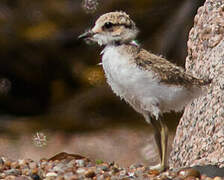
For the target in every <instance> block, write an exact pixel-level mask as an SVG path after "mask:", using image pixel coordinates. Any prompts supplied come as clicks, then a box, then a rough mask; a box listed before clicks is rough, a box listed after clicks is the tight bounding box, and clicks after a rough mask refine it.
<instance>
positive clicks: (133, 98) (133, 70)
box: [103, 62, 156, 113]
mask: <svg viewBox="0 0 224 180" xmlns="http://www.w3.org/2000/svg"><path fill="white" fill-rule="evenodd" d="M111 63H113V64H111ZM103 67H104V71H105V75H106V78H107V83H108V84H109V85H110V86H111V88H112V90H113V92H114V93H115V94H116V95H118V96H120V97H121V98H122V99H124V100H125V101H127V102H128V103H129V104H130V105H131V106H132V107H133V108H134V109H135V110H136V111H137V112H140V113H143V109H142V100H143V99H144V97H146V96H149V95H150V97H152V96H151V94H153V92H156V89H155V88H156V86H151V85H152V84H155V82H156V81H155V79H154V77H153V75H151V76H150V72H144V71H142V70H140V69H139V68H138V67H136V66H135V65H133V64H125V63H124V64H122V63H120V62H119V63H115V62H110V63H108V62H107V63H105V62H104V63H103ZM150 92H151V93H150ZM154 98H156V97H154Z"/></svg>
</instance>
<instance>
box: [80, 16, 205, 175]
mask: <svg viewBox="0 0 224 180" xmlns="http://www.w3.org/2000/svg"><path fill="white" fill-rule="evenodd" d="M137 34H138V29H137V27H136V25H135V23H134V22H133V21H132V20H131V19H130V17H129V15H127V14H126V13H125V12H110V13H106V14H104V15H102V16H100V17H99V18H98V19H97V21H96V22H95V26H94V27H93V28H92V29H91V30H89V31H87V32H85V33H84V34H82V35H80V36H79V38H81V39H86V40H89V41H94V42H97V43H98V44H99V45H104V46H105V48H104V50H103V51H102V66H103V69H104V72H105V75H106V78H107V82H108V84H109V85H110V86H111V88H112V90H113V92H114V93H115V94H116V95H118V96H120V97H121V99H124V100H125V101H126V102H128V103H129V104H130V105H131V106H132V107H133V108H134V109H135V110H136V111H137V112H139V113H141V114H142V115H143V116H144V117H145V120H146V121H147V122H148V123H151V124H152V125H153V127H154V129H155V140H156V143H157V146H158V149H159V154H160V158H161V164H159V165H157V166H155V168H156V169H158V170H160V171H163V170H164V169H165V168H166V167H167V163H166V161H167V160H166V158H167V157H166V156H167V155H166V154H167V152H166V151H167V138H168V137H167V136H168V130H167V126H166V125H165V123H164V120H163V118H162V114H163V113H165V112H170V111H176V112H177V111H181V110H182V109H183V108H184V107H185V106H186V105H187V104H188V103H189V102H191V101H192V100H193V99H194V98H196V97H198V96H200V95H201V94H202V93H203V91H204V90H203V89H204V88H203V86H205V85H206V84H208V83H209V81H206V80H201V79H197V78H195V77H193V76H192V75H189V74H187V73H186V72H185V70H184V69H183V68H181V67H178V66H176V65H174V64H172V63H171V62H169V61H167V60H166V59H164V58H162V57H160V56H157V55H154V54H152V53H150V52H148V51H146V50H145V49H142V48H141V47H139V45H137V44H136V43H134V41H133V40H134V39H135V38H136V36H137Z"/></svg>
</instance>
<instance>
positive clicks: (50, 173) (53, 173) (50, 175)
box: [46, 172, 58, 177]
mask: <svg viewBox="0 0 224 180" xmlns="http://www.w3.org/2000/svg"><path fill="white" fill-rule="evenodd" d="M57 175H58V174H57V173H55V172H49V173H47V174H46V177H56V176H57Z"/></svg>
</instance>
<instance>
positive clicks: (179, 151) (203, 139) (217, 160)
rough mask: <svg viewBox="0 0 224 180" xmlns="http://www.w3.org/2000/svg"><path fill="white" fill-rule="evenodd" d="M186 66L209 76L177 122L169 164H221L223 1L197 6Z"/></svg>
mask: <svg viewBox="0 0 224 180" xmlns="http://www.w3.org/2000/svg"><path fill="white" fill-rule="evenodd" d="M186 69H187V71H189V72H190V73H192V74H193V75H194V76H196V77H198V78H209V79H212V83H211V85H210V87H209V88H208V92H207V94H206V95H205V96H202V97H200V98H198V99H196V100H195V101H194V102H192V103H191V104H189V105H188V106H187V107H186V108H185V112H184V115H183V117H182V119H181V121H180V123H179V125H178V128H177V132H176V137H175V139H174V143H173V150H172V152H171V156H170V166H171V167H183V166H192V165H204V164H217V165H219V166H220V167H224V159H223V154H224V128H223V127H224V91H223V90H224V1H223V0H207V1H206V2H205V4H204V6H202V7H200V8H199V9H198V14H197V15H196V16H195V22H194V27H193V28H192V29H191V31H190V34H189V41H188V56H187V59H186Z"/></svg>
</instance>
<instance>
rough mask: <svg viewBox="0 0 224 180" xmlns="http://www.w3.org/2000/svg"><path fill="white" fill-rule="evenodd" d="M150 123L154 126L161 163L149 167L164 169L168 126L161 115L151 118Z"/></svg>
mask: <svg viewBox="0 0 224 180" xmlns="http://www.w3.org/2000/svg"><path fill="white" fill-rule="evenodd" d="M151 123H152V125H153V127H154V137H155V141H156V144H157V147H158V150H159V155H160V160H161V164H159V165H156V166H154V167H151V169H157V170H159V171H164V170H165V169H166V158H167V157H166V156H167V140H168V128H167V126H166V124H165V123H164V121H163V119H162V117H161V116H159V118H158V119H154V118H153V119H151Z"/></svg>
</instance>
